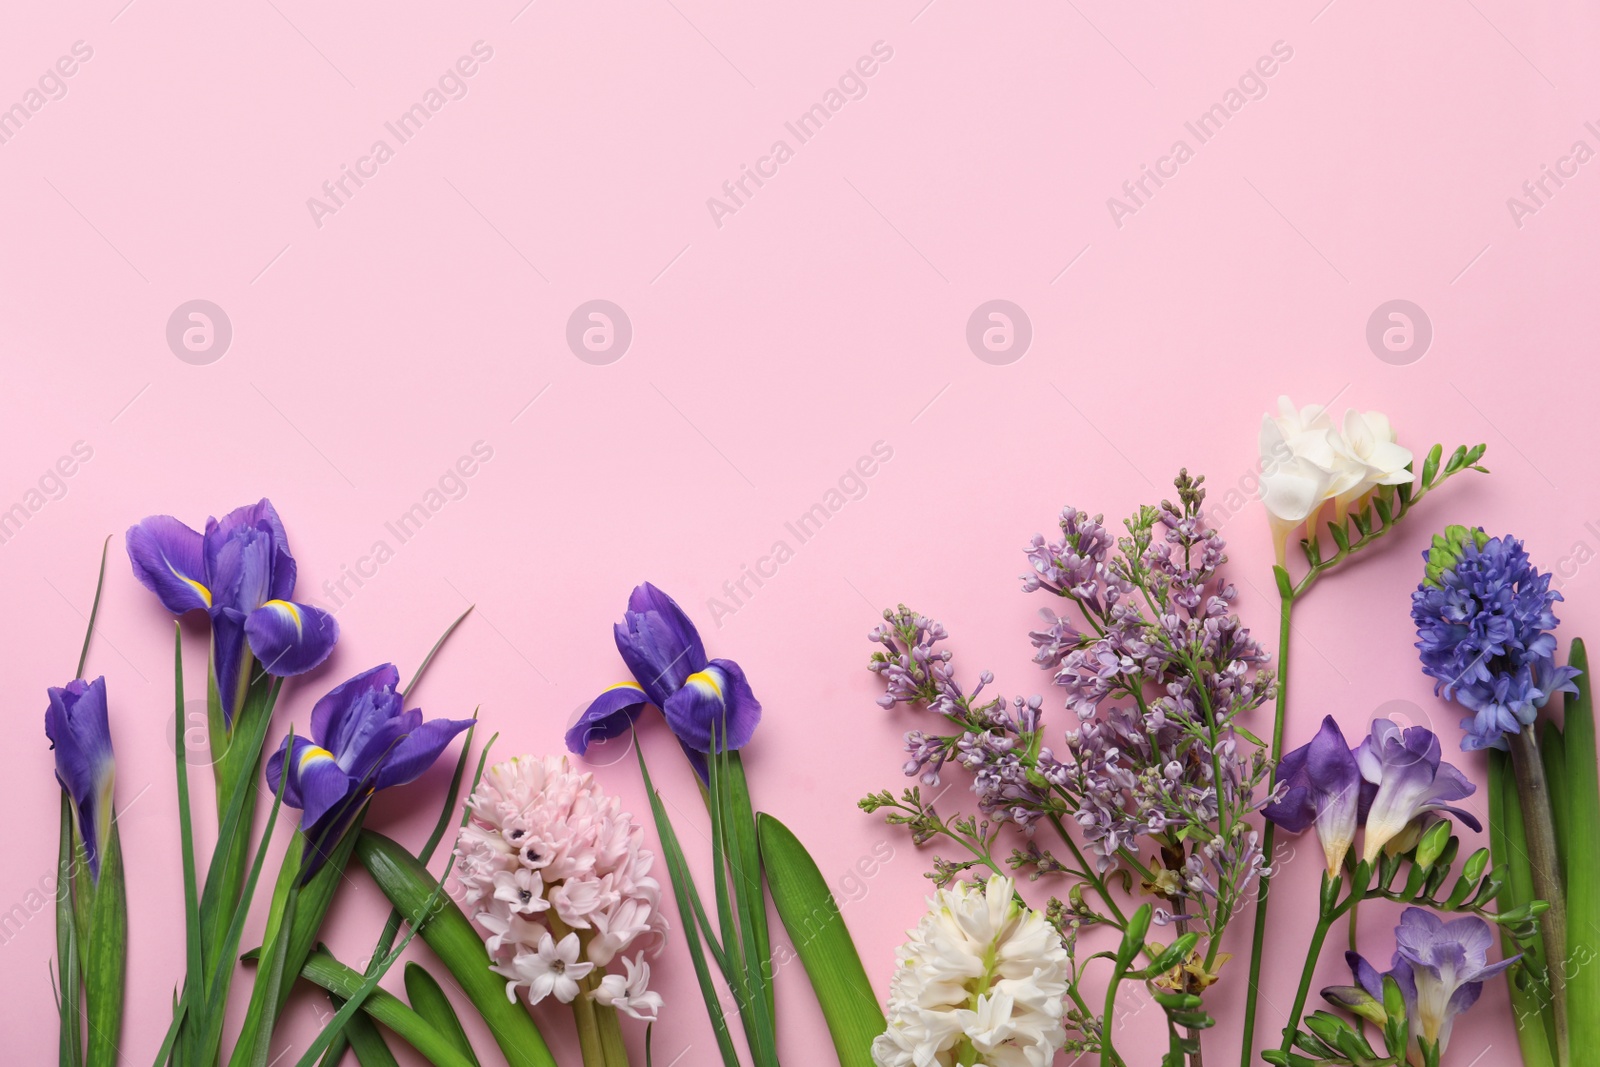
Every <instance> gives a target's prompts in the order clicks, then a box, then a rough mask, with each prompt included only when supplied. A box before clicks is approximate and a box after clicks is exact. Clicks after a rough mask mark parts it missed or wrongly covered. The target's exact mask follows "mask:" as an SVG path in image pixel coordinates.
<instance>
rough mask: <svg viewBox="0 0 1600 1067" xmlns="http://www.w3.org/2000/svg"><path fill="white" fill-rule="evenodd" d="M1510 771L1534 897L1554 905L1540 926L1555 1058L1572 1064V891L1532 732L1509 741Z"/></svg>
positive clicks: (1525, 730)
mask: <svg viewBox="0 0 1600 1067" xmlns="http://www.w3.org/2000/svg"><path fill="white" fill-rule="evenodd" d="M1508 736H1509V737H1510V742H1511V769H1512V773H1513V774H1515V775H1516V780H1517V797H1518V799H1519V800H1520V801H1521V804H1522V824H1523V832H1524V834H1525V835H1526V838H1527V843H1528V865H1529V866H1530V867H1531V868H1532V871H1533V891H1534V895H1535V896H1537V897H1538V899H1540V900H1543V901H1545V902H1546V903H1548V904H1549V905H1550V910H1549V911H1547V912H1545V913H1544V915H1543V917H1542V918H1541V919H1540V920H1539V931H1540V934H1541V936H1542V937H1543V940H1544V954H1545V967H1546V970H1547V972H1548V974H1549V978H1550V999H1551V1002H1552V1006H1553V1007H1554V1009H1555V1021H1556V1057H1557V1060H1558V1062H1560V1063H1562V1064H1566V1063H1568V1062H1570V1059H1569V1055H1568V1049H1567V989H1566V986H1567V890H1566V884H1565V882H1564V881H1563V879H1562V877H1561V853H1560V851H1559V850H1558V849H1557V848H1556V824H1555V816H1554V814H1553V813H1552V811H1551V808H1550V783H1549V781H1548V780H1547V779H1546V778H1545V773H1544V760H1543V759H1542V758H1541V757H1540V755H1539V743H1538V741H1537V740H1536V739H1535V738H1534V734H1533V730H1532V728H1531V727H1523V728H1522V729H1521V730H1519V731H1517V732H1516V733H1514V734H1510V735H1508Z"/></svg>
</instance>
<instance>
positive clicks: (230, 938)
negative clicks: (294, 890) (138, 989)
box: [185, 726, 294, 1063]
mask: <svg viewBox="0 0 1600 1067" xmlns="http://www.w3.org/2000/svg"><path fill="white" fill-rule="evenodd" d="M287 744H288V747H289V748H290V749H293V747H294V728H293V727H292V726H291V727H290V728H289V737H288V742H287ZM288 780H289V761H288V760H285V761H284V763H283V769H282V771H281V772H280V773H279V776H278V788H277V790H276V791H275V792H274V794H273V797H272V810H271V812H270V813H269V814H268V816H267V828H266V830H265V831H263V832H262V834H261V843H260V844H259V845H258V846H257V847H256V858H255V862H254V863H252V864H251V865H250V874H249V877H248V879H247V880H246V882H245V886H244V893H243V901H244V902H243V903H241V904H240V905H239V907H237V908H235V909H234V915H233V921H232V922H231V923H229V924H228V929H227V931H226V933H225V934H224V935H223V938H222V944H221V947H220V949H219V950H218V953H217V958H218V959H219V960H225V961H227V963H226V965H225V966H221V967H218V968H217V973H216V974H214V975H212V977H211V987H210V989H209V991H208V992H207V993H206V996H205V1000H204V1002H203V1005H204V1009H205V1010H204V1013H203V1014H202V1015H201V1018H203V1019H205V1020H206V1024H205V1028H204V1034H203V1036H202V1038H201V1043H200V1046H199V1049H200V1051H199V1057H200V1060H201V1062H203V1063H211V1062H214V1061H215V1059H216V1056H217V1051H218V1049H219V1048H220V1047H221V1045H222V1022H223V1019H224V1017H225V1016H226V1015H227V1006H228V989H229V987H230V986H231V985H232V982H231V977H232V974H233V958H234V956H235V955H236V954H237V953H238V951H239V940H240V938H242V937H243V936H244V922H245V916H246V914H247V912H248V903H249V901H250V899H251V898H252V897H253V896H255V891H256V883H257V882H258V881H260V878H261V868H262V867H263V865H264V864H265V863H266V859H267V846H268V845H269V844H270V843H271V841H272V831H273V829H274V828H275V827H276V826H277V824H278V812H279V811H280V810H282V807H283V793H284V788H285V786H286V785H287V783H288ZM192 980H193V981H196V982H197V983H198V976H197V977H196V978H195V979H192ZM185 995H186V996H187V992H186V994H185Z"/></svg>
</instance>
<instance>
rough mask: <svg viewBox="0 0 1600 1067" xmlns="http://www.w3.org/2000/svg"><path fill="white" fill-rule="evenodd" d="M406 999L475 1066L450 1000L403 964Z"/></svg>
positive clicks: (417, 969)
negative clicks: (404, 968) (404, 967)
mask: <svg viewBox="0 0 1600 1067" xmlns="http://www.w3.org/2000/svg"><path fill="white" fill-rule="evenodd" d="M406 999H407V1000H409V1001H411V1007H412V1009H413V1010H414V1011H415V1012H416V1013H417V1014H418V1015H420V1016H422V1017H423V1018H424V1019H426V1020H427V1021H428V1025H430V1026H432V1027H433V1028H434V1029H435V1030H437V1031H439V1033H440V1034H441V1035H442V1036H443V1037H444V1038H445V1040H447V1041H449V1042H450V1043H451V1044H452V1045H454V1046H455V1047H456V1051H458V1052H460V1053H461V1054H462V1055H463V1056H465V1057H466V1058H467V1059H469V1060H471V1061H472V1063H473V1067H477V1064H478V1057H477V1055H476V1054H475V1053H474V1052H473V1051H472V1042H471V1041H469V1040H467V1031H466V1030H465V1029H464V1028H463V1027H462V1026H461V1019H460V1018H459V1017H457V1015H456V1009H455V1008H454V1007H453V1006H451V1004H450V998H449V997H447V996H445V995H444V990H443V989H441V988H440V987H439V982H438V980H437V979H435V978H434V977H433V975H431V974H429V973H428V970H427V968H425V967H423V966H422V965H421V964H419V963H415V962H411V963H407V964H406ZM353 1043H354V1042H352V1044H353Z"/></svg>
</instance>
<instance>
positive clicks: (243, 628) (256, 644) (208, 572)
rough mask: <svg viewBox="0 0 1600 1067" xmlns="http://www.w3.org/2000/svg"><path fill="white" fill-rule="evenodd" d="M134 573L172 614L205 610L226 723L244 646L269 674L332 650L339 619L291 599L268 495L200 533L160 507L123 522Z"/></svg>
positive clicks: (285, 543)
mask: <svg viewBox="0 0 1600 1067" xmlns="http://www.w3.org/2000/svg"><path fill="white" fill-rule="evenodd" d="M127 545H128V558H129V559H130V560H132V562H133V573H134V576H135V577H137V578H138V579H139V581H140V582H142V583H144V586H145V587H146V588H147V589H149V590H150V591H151V592H152V593H154V594H155V595H156V596H158V597H160V598H161V603H162V604H163V605H164V606H165V607H166V609H167V610H168V611H170V612H172V613H173V614H175V615H182V614H184V613H186V612H189V611H204V612H205V613H206V614H207V615H209V616H210V617H211V649H212V654H211V660H212V675H213V681H214V682H215V684H216V687H217V693H218V695H219V696H220V698H221V700H222V713H223V716H224V718H225V719H226V721H227V722H228V723H229V724H230V725H231V724H232V722H233V716H234V712H235V711H237V710H238V707H239V705H240V703H241V702H242V701H243V699H244V692H245V689H246V688H247V687H248V684H249V681H250V671H249V669H248V660H249V657H250V656H252V655H253V656H254V657H255V659H256V660H257V661H258V662H260V664H261V668H262V670H264V671H266V672H267V673H268V674H271V675H276V676H278V677H289V676H291V675H296V674H304V673H305V672H306V671H309V670H311V669H312V668H313V667H316V666H317V665H319V664H320V663H322V661H323V660H325V659H327V658H328V654H329V653H331V652H332V651H333V645H334V642H335V641H337V640H338V639H339V624H338V623H337V622H336V621H335V620H334V618H333V616H332V615H330V614H329V613H328V612H326V611H323V610H322V609H321V608H314V607H312V606H311V605H309V604H300V603H296V602H294V601H292V600H290V599H289V598H290V597H291V596H292V595H293V594H294V582H295V562H294V557H293V556H291V555H290V554H289V539H288V537H287V535H286V534H285V533H284V530H283V523H282V522H281V521H280V520H279V519H278V513H277V511H275V510H274V509H273V507H272V504H271V502H270V501H268V500H265V499H263V500H262V501H261V502H260V503H258V504H250V505H246V506H245V507H242V508H237V509H235V510H234V511H231V512H229V513H228V514H227V515H225V516H224V517H223V518H222V519H221V520H220V521H219V520H217V519H207V520H206V531H205V533H204V534H201V533H197V532H196V531H194V530H191V529H190V528H189V527H187V526H185V525H184V524H183V523H181V522H179V521H178V520H177V519H175V518H173V517H172V516H170V515H152V516H150V517H149V518H147V519H145V520H144V521H143V522H141V523H139V525H137V526H133V527H130V528H129V530H128V537H127Z"/></svg>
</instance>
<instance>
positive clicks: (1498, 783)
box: [1489, 750, 1556, 1067]
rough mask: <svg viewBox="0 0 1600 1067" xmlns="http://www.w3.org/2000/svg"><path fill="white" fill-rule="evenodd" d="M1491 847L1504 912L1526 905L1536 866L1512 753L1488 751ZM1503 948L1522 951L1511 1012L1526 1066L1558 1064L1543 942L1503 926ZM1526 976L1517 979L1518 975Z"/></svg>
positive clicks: (1511, 979) (1514, 972)
mask: <svg viewBox="0 0 1600 1067" xmlns="http://www.w3.org/2000/svg"><path fill="white" fill-rule="evenodd" d="M1489 851H1490V853H1491V855H1492V856H1493V857H1494V869H1495V873H1496V874H1498V875H1499V876H1500V877H1501V879H1502V881H1503V884H1502V887H1501V893H1500V897H1499V899H1498V900H1497V901H1496V904H1497V909H1498V911H1499V913H1500V914H1501V915H1504V914H1506V913H1507V912H1510V911H1513V910H1517V909H1521V908H1526V907H1528V906H1529V903H1530V902H1531V901H1532V900H1533V872H1532V871H1531V870H1530V869H1529V867H1528V846H1527V838H1526V835H1525V833H1524V830H1523V826H1522V804H1521V803H1520V802H1519V801H1518V798H1517V793H1516V779H1515V776H1514V775H1513V773H1512V770H1511V757H1510V755H1509V754H1508V753H1505V752H1498V751H1493V750H1491V751H1490V752H1489ZM1500 948H1501V951H1502V952H1504V953H1505V954H1506V955H1507V956H1511V955H1515V954H1516V953H1517V952H1519V951H1520V952H1521V953H1522V959H1521V961H1519V962H1518V963H1517V964H1515V965H1514V966H1513V967H1512V969H1511V971H1510V972H1509V973H1508V975H1507V978H1508V987H1509V990H1510V995H1511V1016H1512V1021H1513V1022H1514V1023H1515V1025H1516V1028H1517V1043H1518V1045H1519V1047H1520V1048H1521V1051H1522V1062H1523V1064H1524V1067H1554V1065H1555V1062H1556V1058H1555V1054H1554V1051H1553V1050H1554V1048H1555V1017H1554V1015H1553V1012H1552V1008H1551V1004H1550V990H1549V986H1548V985H1547V984H1546V981H1545V977H1544V946H1543V943H1542V941H1541V939H1540V938H1538V937H1534V938H1532V939H1530V940H1529V942H1528V943H1527V944H1525V945H1518V944H1517V942H1516V941H1515V940H1514V939H1513V937H1512V935H1511V933H1510V932H1509V930H1507V929H1506V928H1505V927H1504V926H1502V927H1501V934H1500ZM1519 978H1521V979H1523V980H1522V981H1518V979H1519Z"/></svg>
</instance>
